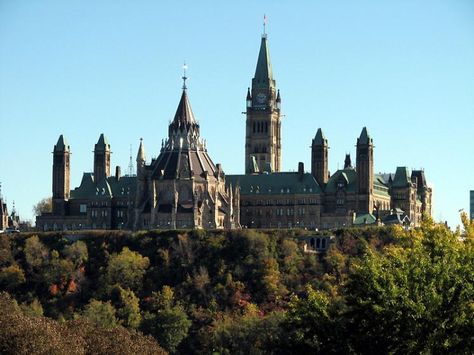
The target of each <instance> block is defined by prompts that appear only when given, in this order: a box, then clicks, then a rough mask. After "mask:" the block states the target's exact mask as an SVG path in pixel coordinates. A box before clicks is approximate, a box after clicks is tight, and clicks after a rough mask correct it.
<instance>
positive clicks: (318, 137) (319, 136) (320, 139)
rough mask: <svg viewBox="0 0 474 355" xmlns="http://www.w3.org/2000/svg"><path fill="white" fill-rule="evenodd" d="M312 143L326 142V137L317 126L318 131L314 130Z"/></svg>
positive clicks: (320, 143)
mask: <svg viewBox="0 0 474 355" xmlns="http://www.w3.org/2000/svg"><path fill="white" fill-rule="evenodd" d="M313 144H314V145H324V144H327V139H326V137H325V136H324V133H323V130H322V129H321V128H318V131H317V132H316V136H315V137H314V139H313Z"/></svg>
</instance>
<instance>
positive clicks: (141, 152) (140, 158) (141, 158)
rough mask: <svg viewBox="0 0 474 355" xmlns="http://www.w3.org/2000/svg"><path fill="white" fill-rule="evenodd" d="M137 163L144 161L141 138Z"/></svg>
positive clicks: (143, 148)
mask: <svg viewBox="0 0 474 355" xmlns="http://www.w3.org/2000/svg"><path fill="white" fill-rule="evenodd" d="M137 161H146V155H145V147H144V145H143V138H140V146H139V147H138V153H137Z"/></svg>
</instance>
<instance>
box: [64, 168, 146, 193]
mask: <svg viewBox="0 0 474 355" xmlns="http://www.w3.org/2000/svg"><path fill="white" fill-rule="evenodd" d="M136 184H137V182H136V177H135V176H123V177H121V178H120V179H118V180H117V178H116V177H115V176H109V177H107V178H106V179H101V180H100V181H99V182H98V183H96V182H95V181H94V174H93V173H84V174H83V175H82V181H81V184H80V185H79V187H76V188H75V189H74V190H71V199H91V198H97V197H108V198H112V197H119V196H123V195H129V194H131V195H132V196H135V191H136Z"/></svg>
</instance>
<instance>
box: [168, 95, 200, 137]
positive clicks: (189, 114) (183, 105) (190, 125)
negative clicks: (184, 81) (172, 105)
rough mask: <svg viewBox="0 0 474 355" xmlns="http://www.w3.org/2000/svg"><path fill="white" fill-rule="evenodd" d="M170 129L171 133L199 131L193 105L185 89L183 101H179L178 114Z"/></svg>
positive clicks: (182, 96)
mask: <svg viewBox="0 0 474 355" xmlns="http://www.w3.org/2000/svg"><path fill="white" fill-rule="evenodd" d="M169 128H170V133H171V132H172V131H176V130H181V131H183V130H187V131H189V130H191V129H197V130H199V125H198V124H197V122H196V119H195V117H194V113H193V110H192V109H191V104H190V103H189V98H188V94H187V90H186V89H183V93H182V94H181V99H180V100H179V104H178V108H177V109H176V113H175V115H174V118H173V121H172V122H171V124H170V127H169Z"/></svg>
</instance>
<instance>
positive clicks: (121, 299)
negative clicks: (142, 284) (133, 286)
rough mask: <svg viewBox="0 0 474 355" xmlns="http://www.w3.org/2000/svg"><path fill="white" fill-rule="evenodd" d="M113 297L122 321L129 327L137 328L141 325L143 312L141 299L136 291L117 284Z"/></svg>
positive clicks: (118, 316)
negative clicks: (136, 294) (141, 312)
mask: <svg viewBox="0 0 474 355" xmlns="http://www.w3.org/2000/svg"><path fill="white" fill-rule="evenodd" d="M111 298H112V303H113V305H114V307H115V309H116V310H117V318H118V319H119V320H120V323H121V324H122V325H123V326H125V327H127V328H132V329H137V328H138V327H139V326H140V322H141V314H140V305H139V302H140V300H139V299H138V297H137V296H135V293H134V292H133V291H132V290H130V289H123V288H122V287H120V286H118V285H117V286H115V287H114V288H113V289H112V292H111Z"/></svg>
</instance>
